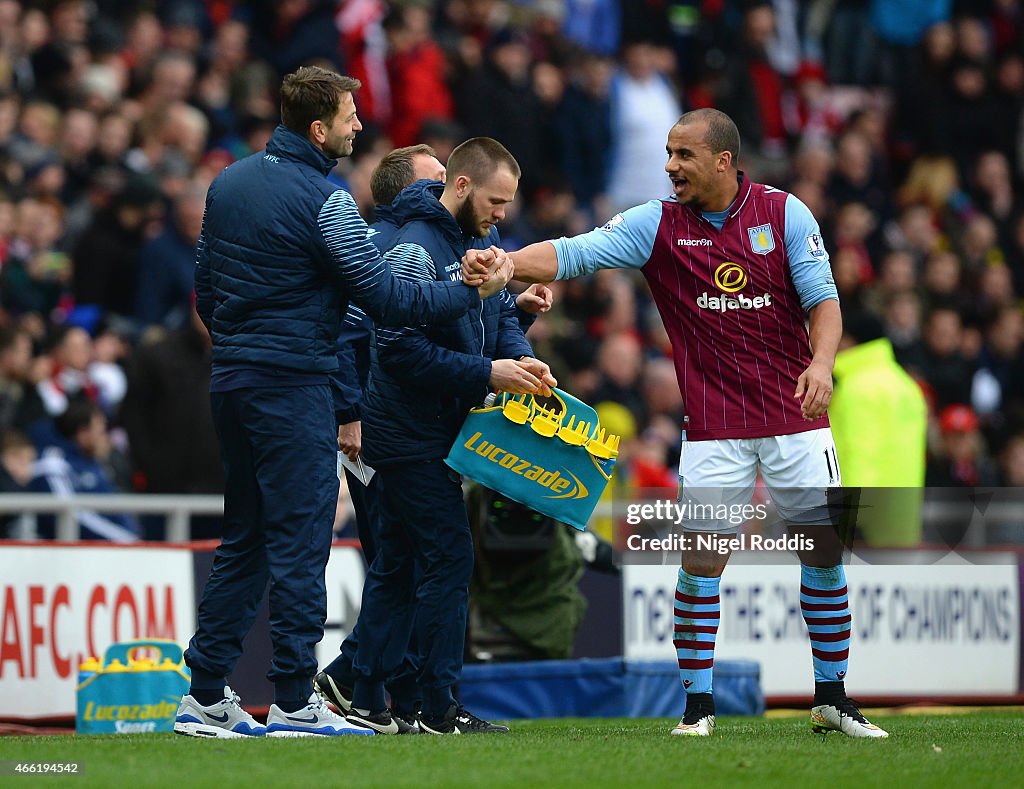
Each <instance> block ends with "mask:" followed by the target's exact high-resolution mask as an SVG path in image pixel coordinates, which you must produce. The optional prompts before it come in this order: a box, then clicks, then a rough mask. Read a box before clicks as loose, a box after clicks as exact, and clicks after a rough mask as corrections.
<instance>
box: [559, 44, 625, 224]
mask: <svg viewBox="0 0 1024 789" xmlns="http://www.w3.org/2000/svg"><path fill="white" fill-rule="evenodd" d="M613 71H614V65H613V63H612V61H611V60H610V59H609V58H603V57H598V56H596V55H590V56H585V57H584V59H583V61H582V62H581V63H580V64H579V66H578V67H577V69H576V77H575V79H573V80H572V81H571V82H570V83H569V84H568V85H567V86H566V89H565V92H564V93H563V94H562V100H561V102H559V105H558V107H557V108H556V109H555V119H554V123H555V135H556V138H557V140H558V146H559V155H560V159H561V163H562V169H563V170H564V172H565V174H566V177H567V178H568V179H569V183H570V184H571V185H572V190H573V194H574V195H575V197H576V202H577V203H578V204H579V206H580V208H582V209H584V210H585V211H587V212H588V215H589V218H590V220H591V222H592V223H594V224H600V221H603V219H607V217H608V216H610V215H611V212H610V211H608V209H607V208H605V207H604V204H605V197H604V193H605V191H606V190H607V188H608V156H609V152H610V149H611V136H612V130H611V99H610V91H611V79H612V74H613ZM598 217H602V219H601V220H600V221H599V220H598Z"/></svg>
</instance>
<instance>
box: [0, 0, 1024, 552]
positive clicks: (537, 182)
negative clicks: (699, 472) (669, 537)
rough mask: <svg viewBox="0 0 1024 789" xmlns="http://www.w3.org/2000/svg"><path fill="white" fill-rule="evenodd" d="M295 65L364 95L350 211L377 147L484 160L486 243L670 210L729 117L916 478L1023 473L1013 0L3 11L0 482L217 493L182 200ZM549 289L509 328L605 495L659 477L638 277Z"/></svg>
mask: <svg viewBox="0 0 1024 789" xmlns="http://www.w3.org/2000/svg"><path fill="white" fill-rule="evenodd" d="M307 63H319V64H324V65H327V66H329V67H331V68H334V69H337V70H339V71H341V72H342V73H346V74H350V75H352V76H355V77H358V78H359V79H360V80H362V82H363V88H362V90H361V91H360V92H359V93H358V95H357V97H356V98H357V105H358V108H359V112H360V117H361V119H362V121H363V124H364V126H365V128H364V130H363V132H362V133H361V134H360V135H359V136H358V138H357V139H356V150H355V152H354V155H353V156H352V157H351V158H349V159H345V160H342V161H341V162H340V164H339V166H338V168H337V169H336V171H335V173H334V174H333V175H332V178H334V179H336V181H337V183H338V185H339V186H342V187H344V188H346V189H348V190H350V191H351V193H352V194H353V196H354V197H355V198H356V200H357V202H358V204H359V205H360V208H361V210H362V211H363V212H364V215H365V218H366V219H367V220H368V221H372V219H373V205H372V198H371V196H370V189H369V176H370V173H371V172H372V171H373V168H374V166H375V165H376V163H377V162H378V161H379V159H380V157H381V156H382V155H383V154H384V153H386V152H387V151H389V150H391V149H392V148H394V147H398V146H404V145H410V144H413V143H427V144H430V145H432V146H433V147H434V149H436V150H437V151H438V156H439V158H440V159H441V160H442V161H444V160H445V159H446V157H447V154H448V152H450V150H451V149H452V148H453V147H454V146H455V145H456V144H458V143H459V142H460V141H462V140H463V139H466V138H468V137H471V136H476V135H488V136H492V137H495V138H497V139H498V140H499V141H501V142H502V143H503V144H505V145H506V146H507V147H508V148H509V150H510V151H511V152H512V153H513V154H514V155H515V156H516V158H517V160H518V161H519V163H520V165H521V166H522V170H523V180H522V186H521V190H520V196H519V199H517V201H516V204H515V210H514V211H513V212H510V216H509V219H508V220H507V221H506V222H505V223H504V225H503V226H502V227H501V228H500V230H501V233H502V236H503V239H504V242H505V245H506V248H508V249H515V248H518V247H520V246H523V245H526V244H528V243H531V242H533V241H537V240H542V239H546V238H551V237H557V236H560V235H567V234H573V233H577V232H582V231H585V230H588V229H590V228H591V227H593V226H595V225H600V224H603V223H604V222H605V221H607V220H608V219H609V218H610V217H611V216H612V215H613V214H614V213H615V212H617V211H621V210H623V209H625V208H628V207H630V206H632V205H636V204H639V203H642V202H645V201H647V200H650V199H657V198H659V197H664V196H666V195H667V194H668V192H669V188H668V187H669V185H668V181H667V178H666V176H665V173H664V171H663V166H664V161H665V154H664V146H665V136H666V133H667V131H668V129H669V127H670V126H671V125H672V124H673V123H674V121H675V120H676V119H677V117H678V116H679V115H680V113H682V112H683V111H686V110H689V109H695V108H699V107H707V106H715V107H718V108H720V109H722V110H724V111H726V112H728V113H730V114H731V115H732V117H733V118H734V119H735V120H736V122H737V124H738V126H739V130H740V134H741V138H742V141H743V149H742V153H741V156H740V160H739V161H740V167H741V169H744V170H745V171H746V172H747V173H748V174H749V175H750V176H751V177H752V178H754V179H755V180H760V181H764V182H767V183H770V184H773V185H775V186H777V187H779V188H783V189H786V190H788V191H791V192H792V193H793V194H795V195H796V196H797V197H799V198H800V199H801V200H803V201H804V202H805V203H806V204H807V205H808V206H809V207H810V208H811V210H812V212H813V213H814V215H815V216H816V217H817V219H818V220H819V223H820V224H821V226H822V231H823V235H824V240H825V245H826V248H827V249H828V250H829V253H830V256H831V262H832V268H833V272H834V277H835V281H836V284H837V287H838V289H839V293H840V297H841V300H842V305H843V310H844V315H846V316H848V317H851V318H853V317H855V316H857V315H858V314H869V315H873V316H875V317H876V318H878V319H880V320H881V321H882V322H883V323H884V327H885V331H886V334H887V336H888V337H889V338H890V339H891V341H892V343H893V345H894V347H895V350H896V354H897V359H898V360H899V362H900V363H901V364H902V365H903V366H904V367H905V368H906V370H907V371H908V372H910V373H911V374H912V375H913V376H914V378H915V379H916V380H917V381H918V382H919V383H920V385H921V387H922V389H923V390H924V392H925V393H926V396H927V400H928V404H929V440H928V477H927V479H928V483H929V484H937V485H958V486H979V485H980V486H985V485H1014V486H1017V485H1021V484H1024V350H1022V345H1024V314H1022V312H1021V305H1022V302H1021V296H1022V295H1024V2H1022V0H971V1H970V2H968V1H967V0H917V2H900V3H893V2H888V1H887V0H773V1H772V2H763V1H762V2H751V1H749V0H404V1H403V0H393V1H392V2H384V1H383V0H261V1H260V2H233V0H149V2H131V1H130V0H129V1H125V2H111V0H39V2H34V1H33V0H0V448H2V457H3V463H2V468H0V489H2V490H4V491H15V490H27V489H33V490H53V491H55V492H58V493H59V492H63V491H65V490H66V487H63V486H71V487H72V488H73V489H76V490H123V491H139V492H147V491H148V492H188V493H196V492H214V493H216V492H219V491H220V490H221V477H220V464H219V460H218V455H217V442H216V438H215V436H214V435H213V431H212V426H211V419H210V415H209V405H208V402H207V399H206V390H207V386H208V376H209V361H208V347H209V346H208V343H209V340H208V338H207V336H206V335H205V332H204V330H203V328H202V326H201V324H198V322H197V321H196V320H194V319H193V315H194V312H193V309H192V303H191V298H192V296H191V294H192V267H193V259H194V245H195V241H196V239H197V238H198V235H199V228H200V226H201V219H202V211H203V198H204V195H205V191H206V188H207V186H208V185H209V183H210V181H211V180H212V178H213V177H214V176H215V175H216V174H217V173H218V172H219V171H220V170H221V169H222V168H223V167H225V166H226V165H228V164H230V163H231V162H232V161H235V160H236V159H238V158H240V157H243V156H246V155H247V154H249V153H252V152H254V151H258V150H260V149H261V148H262V147H263V146H264V144H265V143H266V140H267V139H268V137H269V135H270V133H271V131H272V130H273V129H274V127H275V125H276V124H277V121H278V117H277V96H276V91H277V87H278V85H279V84H280V79H281V76H282V75H283V74H285V73H287V72H289V71H291V70H293V69H294V68H296V67H298V66H299V65H302V64H307ZM554 290H555V307H554V309H553V310H552V311H551V313H549V315H546V316H545V317H544V318H543V319H541V320H540V321H538V322H537V324H536V326H535V327H534V328H533V329H532V330H531V333H530V337H531V340H532V341H533V343H534V344H535V347H537V349H538V355H540V356H541V357H542V358H544V359H545V360H547V361H549V362H551V364H552V369H553V372H554V373H555V375H556V376H557V377H558V379H559V381H560V383H561V385H562V386H564V387H565V388H566V389H568V390H569V391H572V392H573V393H574V394H575V395H577V396H579V397H581V398H582V399H584V400H585V401H587V402H590V403H593V404H595V405H598V406H599V410H600V412H601V414H602V420H603V422H604V423H605V424H606V425H607V427H608V428H609V429H610V430H611V431H612V432H616V433H620V434H622V435H623V437H624V442H623V450H622V456H621V458H620V462H619V466H618V480H617V483H616V484H617V485H620V486H634V487H654V486H665V487H668V488H674V487H675V470H674V469H675V464H676V460H677V454H678V446H679V428H680V424H681V417H682V404H681V400H680V397H679V392H678V387H677V386H676V383H675V379H674V373H673V368H672V364H671V362H670V361H669V359H670V357H669V354H668V340H667V337H666V334H665V331H664V328H663V326H662V324H661V320H660V318H659V316H658V314H657V312H656V310H655V309H654V307H653V304H652V301H651V298H650V295H649V293H648V292H647V289H646V285H645V284H644V283H643V279H642V277H640V276H638V275H636V274H635V273H632V272H627V271H606V272H602V273H600V274H598V275H595V276H592V277H589V278H586V279H582V280H573V281H570V282H568V283H556V284H555V287H554ZM841 385H842V382H841V381H838V382H837V386H841ZM83 402H85V403H87V404H88V408H86V409H85V410H82V408H81V407H80V405H81V403H83ZM865 429H866V430H870V429H871V428H870V425H865ZM58 461H59V462H58ZM58 478H59V479H58ZM97 528H99V529H100V531H97V532H95V534H97V535H98V536H107V537H111V538H119V537H121V536H125V535H128V534H139V533H142V532H144V530H143V529H142V528H141V527H140V526H139V524H138V523H137V522H135V521H134V520H133V519H129V518H125V519H122V520H121V521H119V522H117V523H114V524H112V525H110V526H103V527H97ZM103 529H106V533H105V534H104V533H103ZM85 536H89V535H88V534H85Z"/></svg>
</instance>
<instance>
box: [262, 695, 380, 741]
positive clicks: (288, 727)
mask: <svg viewBox="0 0 1024 789" xmlns="http://www.w3.org/2000/svg"><path fill="white" fill-rule="evenodd" d="M344 734H358V735H367V736H373V734H374V731H373V730H372V729H366V728H363V727H362V726H355V725H353V724H351V723H349V722H348V721H347V720H345V719H344V718H343V717H341V716H340V715H338V714H337V713H336V712H334V710H332V709H331V708H330V707H328V706H327V703H326V702H325V701H324V700H323V699H321V698H320V697H319V696H318V695H317V694H316V693H313V695H311V696H310V697H309V704H307V705H306V706H305V707H303V708H302V709H301V710H299V711H298V712H285V711H284V710H282V709H281V708H280V707H278V706H277V705H276V704H272V705H271V706H270V713H269V714H268V715H267V736H268V737H317V736H327V737H338V736H341V735H344Z"/></svg>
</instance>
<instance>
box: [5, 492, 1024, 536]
mask: <svg viewBox="0 0 1024 789" xmlns="http://www.w3.org/2000/svg"><path fill="white" fill-rule="evenodd" d="M930 490H935V489H930ZM947 490H948V491H958V495H957V500H956V501H948V502H942V501H934V500H926V501H925V502H924V506H923V508H922V518H923V521H924V523H925V525H926V527H932V528H936V527H942V526H944V525H952V526H961V528H962V529H963V533H962V534H960V535H959V539H958V544H959V545H961V546H963V547H973V548H979V547H983V546H985V545H986V544H989V543H990V542H992V541H991V539H988V537H989V535H988V532H989V530H990V529H992V528H994V527H997V526H1004V527H1005V526H1011V527H1012V532H1013V533H1014V534H1015V535H1016V534H1017V533H1018V532H1019V535H1020V536H1019V537H1016V539H1011V540H1009V541H1010V542H1020V541H1024V489H1012V488H1003V489H998V490H999V492H1000V494H1002V495H1000V496H998V497H997V499H996V500H995V501H992V502H991V504H989V505H987V506H986V507H984V508H979V507H978V505H977V504H976V503H975V501H976V497H974V496H969V495H968V494H970V493H971V491H970V490H969V489H967V488H961V489H955V488H950V489H947ZM979 490H981V489H979ZM80 510H87V511H93V512H130V513H134V514H137V515H163V516H165V517H166V528H165V531H164V539H165V540H166V541H168V542H187V541H188V540H190V539H191V538H192V516H194V515H223V514H224V497H223V496H218V495H196V494H180V495H179V494H160V493H123V494H122V493H115V494H96V493H93V494H78V495H74V496H55V495H53V494H50V493H4V494H0V515H24V516H26V517H27V518H29V519H34V517H35V515H37V514H40V513H54V514H55V515H56V518H57V526H56V533H55V537H56V539H58V540H64V541H75V540H79V539H80V538H81V537H80V534H79V525H78V518H77V513H78V512H79V511H80ZM611 515H612V504H611V503H610V502H607V501H604V502H600V503H599V504H598V506H597V508H596V509H595V510H594V514H593V516H592V518H591V523H593V521H594V520H595V519H597V518H607V517H609V516H611ZM23 531H24V532H25V534H23V535H14V536H24V537H29V538H30V537H31V532H32V528H31V525H30V526H28V527H27V528H25V529H23ZM1003 541H1005V540H999V542H1003Z"/></svg>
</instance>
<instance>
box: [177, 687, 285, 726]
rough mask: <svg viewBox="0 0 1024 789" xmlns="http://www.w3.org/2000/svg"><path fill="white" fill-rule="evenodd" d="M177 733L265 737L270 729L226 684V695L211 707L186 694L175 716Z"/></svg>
mask: <svg viewBox="0 0 1024 789" xmlns="http://www.w3.org/2000/svg"><path fill="white" fill-rule="evenodd" d="M174 733H175V734H184V735H187V736H189V737H221V738H226V739H238V738H242V737H262V736H264V735H265V734H266V733H267V727H266V726H264V725H263V724H261V723H258V722H257V721H256V719H255V718H253V716H252V715H250V714H249V713H248V712H246V711H245V710H243V709H242V705H241V698H240V697H239V695H238V694H237V693H235V692H234V691H233V690H231V688H230V687H228V686H227V685H225V686H224V699H223V700H222V701H218V702H217V703H216V704H212V705H211V706H209V707H204V706H203V705H202V704H200V703H199V702H198V701H196V700H195V699H194V698H193V697H192V696H185V697H184V698H182V700H181V704H180V705H179V706H178V714H177V715H176V716H175V718H174Z"/></svg>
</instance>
